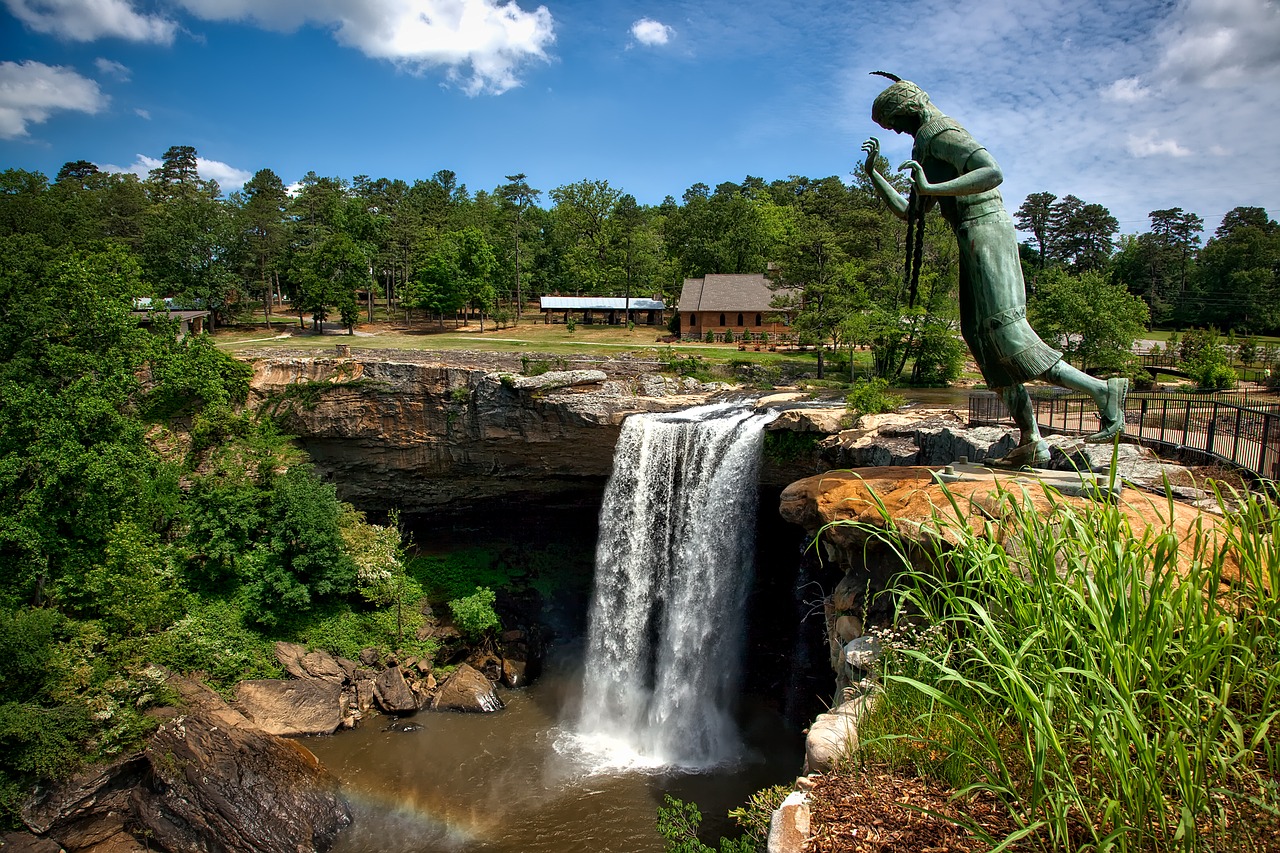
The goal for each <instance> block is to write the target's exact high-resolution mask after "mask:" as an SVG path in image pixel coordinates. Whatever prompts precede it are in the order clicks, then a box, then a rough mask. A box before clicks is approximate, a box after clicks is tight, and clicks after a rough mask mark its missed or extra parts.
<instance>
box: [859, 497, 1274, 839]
mask: <svg viewBox="0 0 1280 853" xmlns="http://www.w3.org/2000/svg"><path fill="white" fill-rule="evenodd" d="M1276 497H1277V494H1276V493H1275V491H1274V489H1271V490H1269V491H1268V493H1267V494H1265V495H1256V494H1243V495H1242V494H1234V493H1233V494H1231V495H1230V496H1229V498H1230V500H1229V501H1226V500H1221V498H1220V503H1221V505H1222V506H1223V507H1224V508H1226V509H1227V515H1226V520H1225V522H1224V524H1223V526H1222V527H1221V528H1215V527H1214V525H1212V524H1209V523H1205V522H1197V524H1196V525H1195V526H1193V527H1192V529H1191V530H1190V531H1189V532H1188V535H1187V536H1186V537H1185V538H1184V536H1183V534H1182V533H1180V532H1175V531H1174V530H1173V529H1171V528H1162V527H1161V526H1159V525H1153V526H1151V527H1148V528H1147V529H1145V530H1141V531H1139V530H1135V529H1133V528H1132V527H1131V526H1130V523H1129V521H1128V519H1127V517H1126V516H1125V515H1124V514H1123V513H1122V512H1121V511H1120V510H1119V509H1117V508H1116V506H1115V505H1113V504H1099V505H1093V506H1090V507H1088V508H1085V509H1077V508H1076V507H1075V506H1074V505H1072V504H1070V503H1067V502H1066V501H1063V500H1060V499H1058V498H1057V497H1056V496H1055V495H1054V494H1053V493H1052V492H1048V493H1047V494H1046V498H1047V499H1048V501H1049V504H1050V507H1051V510H1050V511H1049V512H1048V513H1047V514H1045V513H1042V512H1041V511H1040V510H1038V509H1037V508H1036V507H1035V506H1033V505H1032V504H1031V503H1030V501H1029V500H1027V499H1026V498H1025V497H1024V496H1022V495H1020V494H1017V493H1005V494H1004V495H1003V496H1002V498H1001V506H1000V509H999V512H998V515H999V516H1000V517H1001V521H1002V523H1003V526H1004V528H1005V530H1006V531H1010V536H1009V537H1008V538H1005V537H1001V538H1002V539H1004V540H1005V541H1020V542H1035V543H1036V547H1035V548H1019V549H1016V550H1005V549H1004V548H1003V547H1001V545H1000V544H998V542H997V541H996V538H997V537H994V536H991V535H983V534H981V531H979V532H974V531H973V530H972V529H971V528H970V526H969V524H968V523H967V522H960V523H957V522H955V521H953V520H951V516H950V515H947V516H940V517H939V518H937V519H936V523H937V524H939V525H940V526H941V527H942V528H943V529H944V530H945V534H944V535H940V536H938V537H937V538H936V539H932V540H930V541H932V542H935V543H942V542H943V540H946V541H947V542H950V543H951V544H950V545H942V544H937V545H936V546H934V547H928V548H926V549H925V551H924V553H923V554H921V555H917V557H916V559H915V562H913V563H912V562H908V561H907V557H906V552H905V550H904V548H905V546H904V545H903V544H902V542H903V541H904V540H900V539H899V538H898V534H897V532H896V530H895V529H894V528H893V522H892V519H889V518H888V517H887V515H886V518H885V522H886V523H887V524H888V525H889V526H888V531H889V532H888V533H887V534H884V535H882V538H881V541H883V542H885V543H886V544H888V545H889V546H890V547H891V548H892V549H894V550H895V551H896V552H897V554H898V555H899V556H900V557H901V558H902V560H903V565H904V567H910V570H909V571H906V572H904V573H903V574H901V575H899V581H900V582H901V584H903V590H902V591H901V592H900V595H901V599H900V602H901V603H900V612H901V613H906V612H911V613H915V614H918V615H919V618H921V619H923V620H924V621H925V622H926V624H930V625H934V626H939V630H937V631H936V632H935V633H934V634H933V635H932V636H931V637H930V638H928V640H927V641H926V642H922V643H918V644H916V645H915V646H914V647H913V646H911V645H909V644H903V647H902V648H900V649H898V650H897V652H896V653H895V654H893V655H890V656H889V658H888V661H889V662H888V669H886V671H885V672H884V683H885V693H884V695H883V697H882V701H881V702H880V703H879V704H878V708H877V710H876V711H875V712H874V713H873V714H872V715H871V716H870V717H869V718H868V720H867V721H866V725H865V727H864V731H865V732H866V733H867V734H869V735H872V736H870V737H866V738H864V739H863V740H862V746H861V749H862V750H863V754H864V755H867V756H875V757H876V759H877V760H886V761H889V762H890V763H892V764H893V765H894V766H898V767H904V766H905V767H908V768H911V769H912V770H913V771H915V772H919V773H922V774H925V775H927V776H933V777H937V778H942V779H945V780H946V781H947V782H948V783H950V784H951V785H953V786H954V787H956V788H957V790H958V791H959V792H960V793H962V794H969V793H974V792H979V791H982V792H988V793H989V794H990V795H992V796H994V797H995V798H996V799H997V800H998V801H999V802H1001V803H1003V804H1004V805H1005V807H1006V808H1007V809H1008V811H1009V814H1010V816H1011V817H1012V818H1013V819H1014V820H1015V821H1016V822H1017V823H1018V825H1019V826H1020V827H1021V830H1020V831H1019V834H1034V835H1035V836H1036V837H1037V838H1038V839H1039V840H1040V841H1041V842H1042V843H1043V844H1046V845H1048V846H1052V847H1054V848H1055V849H1079V848H1080V847H1081V846H1088V847H1089V848H1090V849H1112V850H1116V851H1127V850H1173V849H1179V850H1195V849H1201V847H1202V845H1204V844H1210V845H1213V846H1222V844H1224V843H1226V842H1228V841H1231V842H1232V843H1243V844H1245V845H1248V844H1249V843H1251V842H1252V843H1255V844H1257V843H1263V842H1262V838H1263V837H1264V836H1263V833H1267V832H1270V831H1271V830H1270V827H1268V826H1267V822H1268V821H1270V820H1274V819H1275V818H1276V817H1280V798H1278V796H1277V791H1276V789H1275V788H1274V785H1273V784H1272V783H1271V782H1269V781H1268V780H1270V779H1274V778H1275V774H1276V773H1277V771H1278V770H1280V749H1277V748H1276V744H1277V739H1276V733H1275V728H1274V727H1275V725H1276V723H1277V716H1278V715H1277V712H1276V710H1275V708H1276V707H1277V702H1278V701H1280V644H1278V642H1277V638H1278V637H1280V599H1277V597H1276V593H1275V590H1277V589H1280V551H1277V548H1278V547H1280V537H1278V536H1277V534H1280V514H1277V513H1276V509H1275V506H1276V505H1275V503H1274V501H1275V499H1276ZM1171 501H1172V499H1170V502H1171ZM1233 506H1234V507H1238V508H1237V509H1230V507H1233ZM952 509H953V510H954V512H955V513H956V514H957V515H958V516H959V517H961V518H963V517H964V513H963V511H962V510H961V507H960V506H959V503H958V502H957V501H954V500H953V507H952ZM877 535H881V534H880V533H877ZM1224 546H1225V547H1224ZM1228 555H1230V556H1228ZM921 559H923V560H925V561H926V562H925V564H923V565H922V564H921V563H920V560H921ZM1229 561H1234V562H1233V563H1229ZM926 566H927V568H926ZM1229 567H1230V568H1231V570H1232V571H1233V572H1234V571H1238V572H1239V581H1238V582H1236V583H1233V584H1232V585H1231V591H1230V592H1226V591H1225V590H1226V589H1227V587H1225V586H1221V585H1220V584H1221V583H1222V581H1223V578H1224V572H1225V571H1227V570H1228V568H1229ZM970 828H971V829H972V830H973V831H974V832H975V833H976V834H978V835H979V837H982V836H983V829H982V827H980V826H973V827H970ZM987 840H988V841H990V842H991V843H998V842H1000V841H1003V840H1005V839H987Z"/></svg>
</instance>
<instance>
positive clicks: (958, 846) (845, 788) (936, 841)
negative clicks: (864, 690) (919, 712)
mask: <svg viewBox="0 0 1280 853" xmlns="http://www.w3.org/2000/svg"><path fill="white" fill-rule="evenodd" d="M815 781H816V783H817V784H816V785H815V786H814V788H813V790H812V791H810V792H809V808H810V810H811V826H812V827H813V832H814V834H813V838H812V839H811V841H810V847H809V849H810V850H811V851H813V853H881V851H918V853H983V852H984V851H988V850H990V849H991V845H990V844H987V843H986V842H984V841H981V840H980V839H978V838H976V837H975V836H974V834H973V833H972V832H970V831H969V830H968V829H966V828H964V827H962V826H960V825H958V823H957V821H958V820H960V819H961V818H962V816H963V819H964V820H965V821H966V822H970V823H975V824H977V825H978V826H980V827H982V828H983V830H984V831H986V832H987V833H989V834H990V835H991V837H993V838H996V839H1001V838H1004V837H1005V836H1007V835H1009V834H1010V833H1013V832H1014V831H1016V830H1017V828H1018V826H1017V824H1015V823H1014V822H1013V820H1012V818H1010V817H1009V815H1008V812H1006V811H1005V810H1004V809H1003V808H1001V807H1000V806H999V804H998V803H996V802H995V800H994V798H992V797H990V796H975V797H970V798H967V799H964V800H955V801H953V800H952V799H951V796H952V794H953V793H954V791H953V790H952V789H951V788H949V787H948V786H946V785H945V784H943V783H941V782H937V781H934V780H929V779H921V778H918V777H912V776H906V775H902V774H901V773H895V772H893V771H890V770H887V769H885V768H878V767H874V766H870V767H863V768H860V769H850V770H847V771H844V772H839V773H836V774H832V775H827V776H822V777H819V778H817V779H815ZM924 810H927V811H928V812H932V813H933V814H927V813H926V812H925V811H924ZM1011 849H1015V850H1016V849H1019V848H1017V847H1014V848H1011Z"/></svg>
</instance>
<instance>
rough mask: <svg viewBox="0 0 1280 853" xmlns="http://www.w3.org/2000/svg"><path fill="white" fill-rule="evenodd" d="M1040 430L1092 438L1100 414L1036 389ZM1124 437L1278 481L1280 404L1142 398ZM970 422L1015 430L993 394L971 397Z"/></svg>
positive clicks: (1081, 399)
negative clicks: (1201, 457) (996, 425)
mask: <svg viewBox="0 0 1280 853" xmlns="http://www.w3.org/2000/svg"><path fill="white" fill-rule="evenodd" d="M1031 404H1032V407H1033V408H1034V410H1035V415H1036V422H1037V423H1038V424H1040V427H1041V429H1043V430H1045V431H1046V432H1051V433H1063V434H1066V435H1088V434H1090V433H1093V432H1097V431H1098V429H1099V421H1098V409H1097V406H1096V405H1095V404H1094V402H1093V400H1092V399H1090V398H1089V397H1088V396H1086V395H1084V394H1077V393H1074V392H1061V391H1057V390H1055V389H1047V390H1046V389H1037V390H1035V391H1033V392H1032V394H1031ZM1124 408H1125V412H1124V418H1125V435H1127V436H1129V437H1130V438H1134V439H1137V440H1138V441H1139V442H1141V443H1142V444H1155V445H1161V446H1163V447H1165V448H1172V449H1174V450H1175V451H1177V452H1179V453H1180V454H1188V453H1189V454H1192V455H1194V454H1202V455H1203V456H1205V457H1209V458H1212V459H1215V460H1218V461H1220V462H1226V463H1228V464H1230V465H1234V466H1236V467H1237V468H1243V469H1244V470H1246V471H1249V472H1251V473H1253V474H1254V475H1256V476H1258V477H1263V478H1266V479H1270V480H1280V403H1277V402H1276V401H1275V400H1274V399H1266V398H1258V397H1252V396H1250V395H1248V394H1169V393H1158V392H1138V393H1132V394H1130V395H1129V397H1128V399H1126V401H1125V407H1124ZM969 422H970V423H972V424H1009V425H1012V424H1013V419H1012V418H1011V417H1009V412H1008V410H1007V409H1006V408H1005V405H1004V401H1003V400H1001V399H1000V397H999V396H998V395H997V394H995V393H993V392H991V391H974V392H971V393H970V394H969Z"/></svg>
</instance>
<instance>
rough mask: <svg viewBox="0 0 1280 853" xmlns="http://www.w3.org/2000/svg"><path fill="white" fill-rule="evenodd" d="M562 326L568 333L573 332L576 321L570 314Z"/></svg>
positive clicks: (576, 324) (576, 325) (576, 326)
mask: <svg viewBox="0 0 1280 853" xmlns="http://www.w3.org/2000/svg"><path fill="white" fill-rule="evenodd" d="M564 327H565V330H566V331H568V332H569V334H573V330H574V329H576V328H578V321H577V320H575V319H574V318H573V316H572V315H570V316H569V317H568V318H567V319H566V320H565V321H564Z"/></svg>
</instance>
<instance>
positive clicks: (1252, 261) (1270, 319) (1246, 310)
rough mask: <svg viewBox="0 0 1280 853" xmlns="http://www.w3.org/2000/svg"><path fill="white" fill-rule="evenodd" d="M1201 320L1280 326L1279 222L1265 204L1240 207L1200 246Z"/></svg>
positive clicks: (1197, 294) (1196, 281)
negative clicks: (1270, 213) (1202, 247)
mask: <svg viewBox="0 0 1280 853" xmlns="http://www.w3.org/2000/svg"><path fill="white" fill-rule="evenodd" d="M1190 298H1191V300H1192V301H1193V302H1194V304H1195V306H1196V307H1195V316H1196V320H1197V321H1198V322H1202V323H1210V324H1214V325H1217V326H1220V327H1221V328H1225V329H1247V330H1257V331H1270V330H1275V329H1280V225H1277V223H1276V222H1275V220H1273V219H1271V218H1269V217H1268V216H1267V212H1266V210H1264V209H1263V208H1261V207H1237V208H1235V209H1234V210H1231V211H1229V212H1228V213H1227V214H1226V216H1224V217H1223V218H1222V224H1221V225H1219V226H1218V229H1217V230H1216V231H1215V232H1214V234H1213V237H1211V238H1210V239H1209V242H1208V243H1206V244H1205V247H1204V249H1202V250H1201V252H1200V255H1199V261H1198V263H1197V264H1196V269H1195V273H1194V275H1193V276H1192V296H1191V297H1190Z"/></svg>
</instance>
